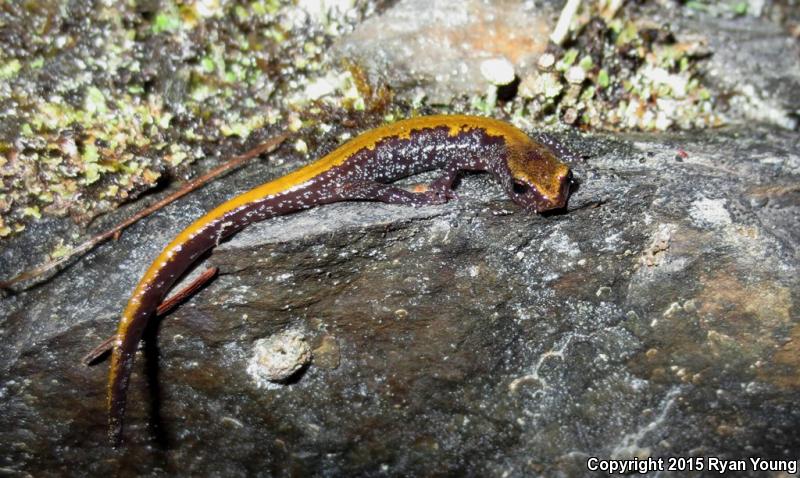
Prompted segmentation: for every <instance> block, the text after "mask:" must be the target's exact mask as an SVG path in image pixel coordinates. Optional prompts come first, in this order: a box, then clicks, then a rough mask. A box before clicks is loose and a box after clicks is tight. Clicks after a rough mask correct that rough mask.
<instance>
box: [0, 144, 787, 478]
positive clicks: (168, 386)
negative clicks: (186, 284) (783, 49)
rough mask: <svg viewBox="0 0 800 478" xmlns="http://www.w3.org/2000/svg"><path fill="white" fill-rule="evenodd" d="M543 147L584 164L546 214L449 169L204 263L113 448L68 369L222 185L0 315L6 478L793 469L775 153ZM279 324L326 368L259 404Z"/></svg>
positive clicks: (74, 371)
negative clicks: (255, 353) (209, 279)
mask: <svg viewBox="0 0 800 478" xmlns="http://www.w3.org/2000/svg"><path fill="white" fill-rule="evenodd" d="M565 141H566V142H568V143H569V144H570V147H572V148H573V149H574V150H576V151H579V152H580V153H581V155H583V156H584V157H585V158H586V160H585V161H581V162H579V163H578V164H575V165H574V166H575V170H576V173H577V176H578V178H579V179H580V181H581V186H580V188H579V189H578V190H577V191H576V192H575V193H574V194H573V196H572V199H571V201H570V209H571V210H570V211H568V212H566V213H564V214H556V215H550V216H537V215H532V214H528V213H525V212H523V211H521V210H519V209H517V208H516V207H515V206H513V205H512V204H511V203H510V202H509V201H508V200H507V199H505V197H504V194H503V193H502V191H501V190H500V189H499V188H498V187H497V186H496V185H495V184H494V183H493V182H492V181H491V180H490V179H489V178H488V177H486V176H469V177H467V178H465V179H464V181H463V184H462V185H461V187H460V194H461V199H460V200H458V201H453V202H451V203H449V204H447V205H444V206H437V207H428V208H420V209H414V208H404V207H398V206H386V205H380V204H366V203H365V204H339V205H332V206H329V207H325V208H319V209H316V210H312V211H308V212H306V213H302V214H298V215H295V216H291V217H285V218H280V219H278V220H275V221H271V222H267V223H262V224H259V225H254V226H252V227H250V228H248V229H247V230H245V231H244V232H242V233H240V234H239V235H238V236H236V237H235V238H234V239H233V240H231V241H230V242H228V243H226V244H224V245H222V246H221V247H219V248H217V249H216V250H215V251H214V253H213V254H212V255H211V257H210V258H209V261H210V263H212V264H214V265H216V266H218V267H220V269H221V275H220V277H218V278H217V280H216V281H215V282H213V283H212V284H211V285H210V286H208V287H207V288H206V289H205V290H203V291H202V292H200V293H199V294H197V295H196V296H195V297H193V298H192V299H191V300H190V301H189V302H188V303H186V304H184V305H183V306H182V307H180V308H179V309H178V310H177V311H176V312H175V313H173V314H172V315H171V316H169V317H168V318H166V319H165V320H163V323H162V324H161V326H160V330H159V331H158V335H157V340H155V341H151V345H150V346H149V347H148V348H146V350H145V351H146V353H145V354H144V355H145V356H150V360H142V359H141V358H140V360H139V361H138V362H137V366H136V372H135V373H134V376H133V386H132V388H131V405H130V409H129V413H128V427H127V433H126V445H125V447H124V448H123V449H122V451H120V452H112V451H111V450H110V449H109V448H108V447H107V444H106V441H105V440H106V437H105V415H104V407H105V398H104V394H105V380H106V373H107V370H106V365H105V364H104V365H101V366H95V367H92V368H86V367H84V366H82V365H80V364H79V363H78V360H79V358H80V357H81V356H82V355H83V353H84V352H85V351H87V350H88V349H90V348H91V347H93V346H94V345H95V344H96V343H98V341H99V340H100V339H102V338H104V337H105V336H107V335H108V334H110V333H111V332H112V331H113V329H114V326H115V322H116V315H117V314H118V313H119V310H121V308H122V305H123V303H124V301H125V300H126V298H127V297H126V296H127V294H128V293H129V290H130V289H131V288H132V286H133V284H134V282H135V281H136V280H137V279H138V276H139V274H140V273H141V271H142V270H143V269H144V268H145V267H146V266H147V262H148V258H149V257H152V256H153V255H155V254H156V253H157V251H158V249H159V248H160V247H161V245H162V244H164V243H166V242H167V240H168V239H169V237H170V236H172V235H173V234H175V232H176V231H177V230H178V229H179V228H180V225H181V224H184V223H186V222H188V221H189V220H190V219H191V217H193V216H195V215H196V214H197V213H199V212H200V210H201V209H203V208H204V207H209V206H210V205H211V204H212V203H213V202H214V201H217V200H219V198H218V197H215V196H217V194H219V191H217V192H215V191H213V189H214V188H212V191H207V192H202V193H200V194H197V195H195V196H194V197H195V199H194V200H193V201H192V202H190V203H188V204H187V203H181V204H179V205H176V206H174V207H170V208H168V209H167V210H166V211H162V212H161V213H158V214H156V215H155V216H154V217H152V218H151V219H148V220H146V221H144V223H143V224H140V225H138V226H135V227H134V228H133V229H132V230H131V231H130V233H129V234H125V236H124V237H123V239H122V241H121V243H119V244H116V245H107V246H103V247H102V248H100V249H99V250H98V251H97V252H96V253H94V254H92V255H90V256H89V257H87V258H86V259H85V260H83V261H81V262H80V263H78V264H76V265H75V266H74V267H72V268H70V269H68V270H67V271H65V272H64V273H62V274H60V275H59V276H57V277H56V278H54V279H53V280H51V281H50V282H48V283H46V284H43V285H41V286H39V287H37V288H35V289H33V290H31V291H28V292H25V293H22V294H19V295H17V296H14V297H11V298H10V299H6V300H4V301H3V303H2V305H1V306H2V309H3V316H4V317H5V319H4V321H3V325H2V336H3V341H2V345H1V346H0V353H1V354H2V355H1V356H2V372H1V373H2V376H3V377H4V378H3V382H2V389H0V397H2V401H3V409H4V413H3V414H2V415H0V430H1V431H0V442H2V443H4V444H5V445H6V446H4V447H3V450H4V451H3V458H2V459H3V462H2V466H3V467H5V468H6V469H10V470H18V471H25V472H29V473H32V474H36V475H39V474H43V473H46V472H48V471H52V470H58V469H70V470H71V471H72V472H75V473H80V474H95V473H100V472H105V473H108V472H114V471H115V470H116V471H121V470H128V471H133V472H137V473H155V474H160V473H162V472H163V473H166V472H170V473H172V472H177V473H180V474H197V473H202V474H221V475H226V476H227V475H246V474H265V475H266V474H279V475H283V474H289V473H300V474H322V475H331V476H334V475H341V474H366V475H378V474H386V475H395V476H397V475H414V474H430V473H458V474H463V473H466V474H471V475H490V476H500V475H503V474H504V473H506V472H508V473H510V474H511V475H514V476H516V475H527V474H542V475H547V476H553V475H564V476H567V475H574V474H576V473H581V470H584V471H585V464H586V460H587V458H588V457H589V456H599V457H606V458H607V457H611V456H613V457H618V458H626V457H627V458H630V457H640V458H642V457H647V456H652V457H668V456H688V455H702V456H728V457H741V456H742V455H741V454H742V453H743V451H742V450H747V454H748V455H753V456H770V457H776V458H781V457H782V458H791V457H790V456H789V455H786V453H789V452H788V450H794V449H797V446H798V445H800V442H799V441H798V436H797V434H796V429H797V424H798V420H799V419H800V417H798V415H797V412H796V407H794V403H795V400H796V397H797V393H798V387H800V381H798V377H799V376H800V374H799V372H800V362H799V361H798V356H800V355H798V354H797V350H796V345H793V344H796V343H797V341H798V340H800V336H798V334H800V325H798V317H800V315H799V314H798V311H797V306H796V304H797V303H798V297H797V290H800V288H798V276H797V261H798V254H797V244H798V231H800V228H798V227H797V226H798V220H797V218H798V204H799V203H800V202H799V201H798V200H797V187H796V185H797V181H798V175H799V174H800V160H799V159H798V156H797V153H796V151H797V146H798V144H797V142H798V139H797V137H796V136H794V135H791V134H789V133H785V132H780V131H772V130H768V129H764V130H757V131H753V130H730V131H720V132H717V133H716V134H714V135H713V136H711V135H702V136H697V137H693V136H689V135H682V136H674V137H667V138H663V137H655V136H646V135H636V136H630V137H628V138H626V139H624V140H623V139H613V138H611V137H606V136H595V137H582V138H565ZM678 149H682V150H683V151H685V152H686V153H687V155H686V157H685V158H684V160H683V161H682V162H676V161H675V160H674V157H675V153H676V151H677V150H678ZM639 159H641V160H642V161H639ZM237 179H240V178H237V177H236V176H233V177H231V178H229V179H228V180H227V181H223V182H230V183H234V182H239V181H237ZM240 184H241V183H240ZM216 187H220V188H221V186H216ZM759 198H768V201H767V202H766V204H764V205H759V206H757V207H756V206H754V200H756V199H759ZM755 202H756V203H758V202H759V201H755ZM201 204H202V207H201V206H200V205H201ZM293 328H300V329H302V330H304V331H306V332H307V336H306V337H307V340H308V341H309V343H310V344H311V345H312V346H313V347H319V348H323V347H322V346H323V345H324V346H325V347H324V348H325V349H327V350H331V349H335V355H336V356H335V360H333V361H331V360H330V358H328V359H325V360H324V361H323V363H322V365H321V366H316V363H315V361H316V352H315V359H314V361H312V363H311V365H310V366H309V367H308V369H307V370H305V372H304V373H303V374H302V375H301V376H299V377H297V378H295V379H294V380H293V381H292V382H290V383H289V384H286V385H282V386H280V387H278V388H272V389H263V388H259V387H257V386H256V385H255V384H254V383H253V381H252V379H251V378H250V377H249V375H248V373H247V370H246V369H247V361H248V358H249V353H250V350H251V349H252V346H253V344H254V343H255V342H256V341H257V340H258V339H260V338H262V337H266V336H269V335H271V334H274V333H276V332H280V331H282V330H288V329H293ZM145 370H147V371H148V373H143V372H144V371H145ZM148 374H149V377H150V379H149V383H150V387H149V388H148V387H147V386H146V384H147V383H148V379H147V378H146V377H147V376H148ZM153 393H155V395H156V399H155V400H154V399H153V398H152V397H151V396H150V395H151V394H153ZM220 450H224V452H223V453H220Z"/></svg>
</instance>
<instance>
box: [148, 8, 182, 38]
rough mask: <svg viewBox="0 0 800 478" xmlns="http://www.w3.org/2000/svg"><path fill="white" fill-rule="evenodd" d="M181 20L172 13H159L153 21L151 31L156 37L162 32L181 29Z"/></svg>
mask: <svg viewBox="0 0 800 478" xmlns="http://www.w3.org/2000/svg"><path fill="white" fill-rule="evenodd" d="M182 24H183V22H182V21H181V18H180V17H179V16H178V15H177V14H176V13H172V12H159V13H158V14H157V15H156V18H155V19H154V20H153V27H152V31H153V33H154V34H156V35H158V34H159V33H162V32H172V31H175V30H178V29H179V28H181V25H182Z"/></svg>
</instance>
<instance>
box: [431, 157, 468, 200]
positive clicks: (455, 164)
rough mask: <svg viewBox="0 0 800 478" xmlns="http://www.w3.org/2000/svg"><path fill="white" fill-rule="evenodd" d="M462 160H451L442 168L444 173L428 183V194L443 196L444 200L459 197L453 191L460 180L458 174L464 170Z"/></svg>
mask: <svg viewBox="0 0 800 478" xmlns="http://www.w3.org/2000/svg"><path fill="white" fill-rule="evenodd" d="M463 170H464V168H462V167H461V162H460V161H451V162H449V163H447V166H445V167H444V169H443V170H442V175H441V176H439V177H438V178H436V179H434V180H433V181H432V182H431V183H430V184H429V185H428V191H427V194H431V195H435V196H437V197H439V198H442V199H443V201H444V202H447V201H448V200H450V199H458V194H456V192H455V191H453V187H454V186H455V184H456V181H457V180H458V175H459V174H460V173H461V171H463Z"/></svg>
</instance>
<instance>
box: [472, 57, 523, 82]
mask: <svg viewBox="0 0 800 478" xmlns="http://www.w3.org/2000/svg"><path fill="white" fill-rule="evenodd" d="M481 74H482V75H483V77H484V78H486V79H487V80H489V82H490V83H492V84H493V85H497V86H503V85H508V84H510V83H512V82H513V81H514V78H515V77H516V73H515V72H514V65H512V64H511V62H510V61H508V60H506V59H505V58H492V59H490V60H484V61H483V62H482V63H481Z"/></svg>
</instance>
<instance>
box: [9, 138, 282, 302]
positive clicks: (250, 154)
mask: <svg viewBox="0 0 800 478" xmlns="http://www.w3.org/2000/svg"><path fill="white" fill-rule="evenodd" d="M288 136H289V133H287V132H282V133H280V134H278V135H277V136H274V137H272V138H270V139H268V140H267V141H265V142H263V143H261V144H259V145H258V146H256V147H255V148H252V149H250V150H249V151H247V152H245V153H243V154H240V155H238V156H234V157H233V158H231V160H230V161H228V162H226V163H225V164H222V165H220V166H218V167H216V168H214V169H212V170H211V171H209V172H207V173H206V174H204V175H202V176H200V177H198V178H195V179H192V180H191V181H189V182H187V183H186V184H184V185H183V186H181V188H180V189H179V190H177V191H175V192H174V193H172V194H170V195H169V196H167V197H165V198H164V199H161V200H160V201H157V202H156V203H155V204H153V205H151V206H149V207H146V208H144V209H143V210H141V211H139V212H138V213H136V214H134V215H133V216H132V217H130V218H129V219H126V220H125V221H122V222H121V223H119V224H118V225H117V226H115V227H113V228H111V229H109V230H107V231H105V232H103V233H101V234H98V235H96V236H94V237H92V238H91V239H89V240H88V241H86V242H84V243H82V244H80V245H78V246H76V247H75V248H73V249H72V250H70V251H69V253H67V254H66V255H64V256H63V257H59V258H58V259H55V260H51V261H47V262H45V263H44V264H41V265H39V266H36V267H34V268H33V269H29V270H27V271H24V272H22V273H20V274H18V275H16V276H14V277H12V278H11V279H9V280H7V281H0V289H4V290H11V287H12V286H13V285H15V284H18V283H20V282H23V281H27V280H31V279H35V278H36V277H39V276H41V275H42V274H45V273H46V272H49V271H51V270H53V269H55V268H56V267H58V266H60V265H61V264H64V263H66V262H67V261H69V260H70V259H72V258H73V257H75V256H77V255H79V254H84V253H86V252H88V251H90V250H92V249H93V248H94V247H95V246H97V245H98V244H100V243H103V242H105V241H107V240H109V239H111V238H113V239H114V240H117V239H119V236H120V234H122V231H123V230H124V229H125V228H127V227H128V226H130V225H131V224H134V223H135V222H136V221H138V220H140V219H142V218H143V217H147V216H149V215H150V214H152V213H154V212H155V211H158V210H159V209H161V208H163V207H164V206H166V205H167V204H169V203H171V202H173V201H175V200H176V199H179V198H181V197H183V196H185V195H187V194H189V193H190V192H192V191H194V190H195V189H198V188H199V187H201V186H204V185H205V184H206V183H208V182H209V181H211V180H213V179H215V178H217V177H219V176H221V175H222V174H224V173H227V172H229V171H231V170H232V169H235V168H238V167H239V166H241V165H242V164H244V163H246V162H247V161H249V160H251V159H253V158H255V157H256V156H259V155H261V154H263V153H271V152H272V151H274V150H275V149H276V148H277V147H278V146H280V144H281V143H283V142H284V141H285V140H286V138H287V137H288Z"/></svg>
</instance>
